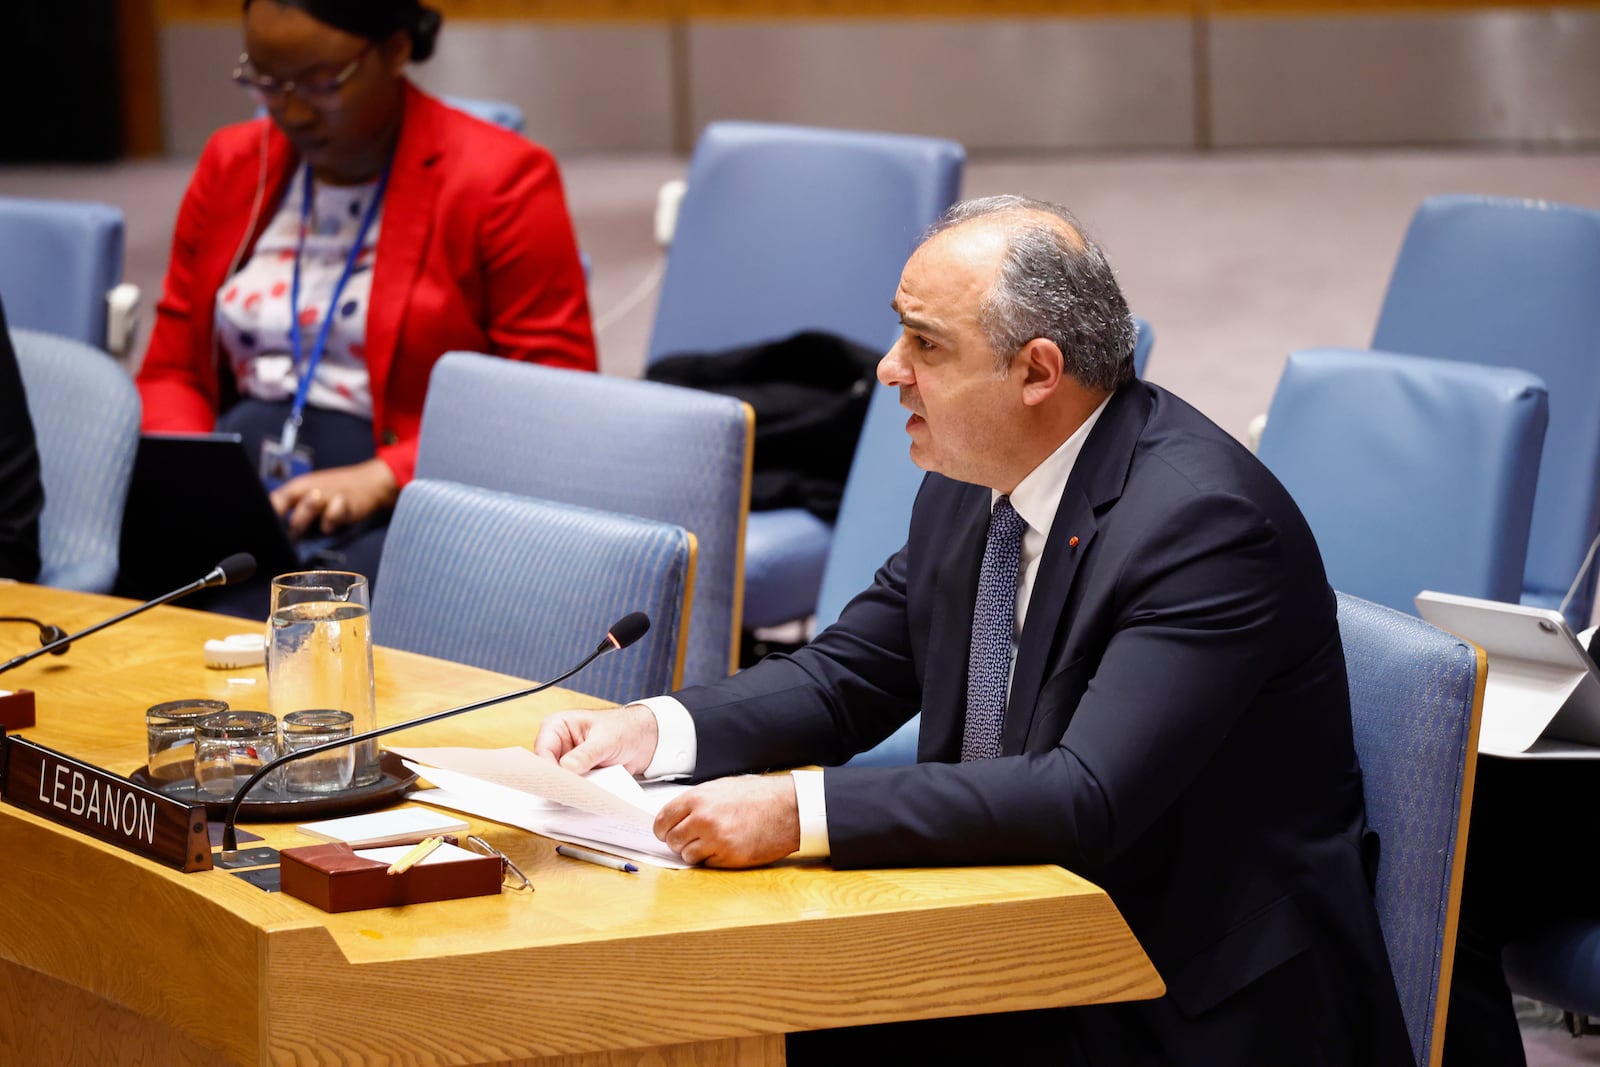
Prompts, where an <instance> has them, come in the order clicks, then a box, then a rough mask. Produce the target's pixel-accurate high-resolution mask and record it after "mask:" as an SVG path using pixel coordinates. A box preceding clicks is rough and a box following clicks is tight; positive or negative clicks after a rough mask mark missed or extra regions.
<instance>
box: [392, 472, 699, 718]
mask: <svg viewBox="0 0 1600 1067" xmlns="http://www.w3.org/2000/svg"><path fill="white" fill-rule="evenodd" d="M694 564H695V559H694V538H693V537H692V536H691V535H690V534H689V533H688V532H687V531H685V530H684V529H683V528H682V527H681V526H673V525H671V524H670V523H664V522H655V521H653V520H651V519H641V518H637V517H635V516H632V515H618V514H615V513H613V512H607V511H596V510H594V509H593V508H583V507H576V506H574V505H571V504H558V503H555V502H553V501H549V500H534V499H532V498H530V497H522V496H517V495H515V494H512V493H501V492H496V491H494V490H491V489H479V488H475V487H473V486H466V485H461V484H459V483H456V482H443V481H434V480H431V479H428V478H418V479H416V480H414V481H412V482H411V484H409V485H407V486H406V487H405V489H404V490H403V491H402V492H401V493H400V502H399V504H398V505H396V507H395V512H394V520H393V521H392V522H391V523H390V526H389V534H388V537H387V538H386V539H385V540H384V546H383V559H382V561H381V563H380V565H379V574H380V575H381V577H382V581H381V582H379V583H377V584H376V588H375V590H374V593H373V605H372V626H373V634H374V636H375V638H376V639H377V640H378V641H380V642H382V643H383V644H385V645H389V646H391V647H394V648H403V649H405V650H407V651H408V652H420V653H422V654H424V655H428V656H438V657H440V658H441V659H452V660H455V661H457V662H458V663H470V664H472V665H473V666H475V667H483V668H485V669H487V670H492V671H500V672H501V673H503V674H513V675H516V676H518V677H520V678H530V679H535V680H547V679H550V678H554V677H556V676H557V675H559V674H560V673H561V672H562V671H564V670H566V669H567V668H569V667H571V666H572V665H573V664H575V663H577V662H578V661H579V660H581V659H582V658H583V657H584V656H585V655H587V654H588V653H589V652H591V651H593V650H594V647H595V646H596V645H597V644H599V642H600V640H601V639H602V638H603V637H604V636H605V633H606V630H607V628H608V627H609V626H610V625H611V624H612V623H614V622H616V621H617V620H618V619H620V618H622V616H624V615H626V614H628V613H629V612H630V611H642V612H644V613H645V614H646V615H648V616H649V617H650V629H649V631H648V632H647V633H646V634H645V636H644V637H643V638H641V639H640V640H639V642H638V643H637V644H635V645H633V646H631V647H629V648H626V649H623V650H621V651H620V652H616V653H613V654H611V655H608V656H604V657H602V658H601V659H599V660H596V661H595V662H594V663H593V664H591V665H589V666H588V667H585V668H584V670H583V673H582V674H580V675H577V676H576V677H574V679H573V680H572V681H571V682H570V683H568V684H569V686H570V688H572V689H576V690H578V691H579V692H583V693H589V694H591V695H593V696H597V697H601V698H603V699H606V700H612V701H615V702H617V703H619V704H621V703H626V702H627V701H630V700H637V699H639V698H640V697H646V696H651V695H654V694H656V693H663V692H666V691H668V690H670V689H673V688H675V687H676V686H677V685H678V683H679V681H680V679H681V676H682V671H683V652H684V639H685V637H686V636H687V632H688V628H687V626H686V625H685V624H686V622H687V604H686V601H685V596H686V595H687V592H688V590H689V589H690V588H691V587H692V586H693V585H694Z"/></svg>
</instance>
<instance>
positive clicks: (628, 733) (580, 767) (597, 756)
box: [533, 704, 657, 774]
mask: <svg viewBox="0 0 1600 1067" xmlns="http://www.w3.org/2000/svg"><path fill="white" fill-rule="evenodd" d="M656 741H657V734H656V717H655V715H654V714H652V713H651V711H650V709H649V708H646V707H644V706H642V705H640V704H629V705H628V706H627V707H624V708H616V709H614V710H611V711H558V712H556V713H555V714H554V715H549V716H546V717H545V720H544V722H543V723H541V724H540V726H539V736H538V737H536V738H535V739H534V742H533V751H534V752H535V753H536V754H538V755H540V756H544V757H546V758H547V759H552V760H555V761H556V762H557V763H559V764H561V766H563V767H565V768H566V769H567V770H569V771H572V772H573V773H574V774H586V773H587V772H589V771H591V770H593V769H594V768H596V767H610V766H613V765H615V764H621V765H622V766H623V767H625V768H626V769H627V771H628V773H629V774H643V773H644V772H645V768H647V767H649V766H650V761H651V760H652V759H654V758H655V754H656Z"/></svg>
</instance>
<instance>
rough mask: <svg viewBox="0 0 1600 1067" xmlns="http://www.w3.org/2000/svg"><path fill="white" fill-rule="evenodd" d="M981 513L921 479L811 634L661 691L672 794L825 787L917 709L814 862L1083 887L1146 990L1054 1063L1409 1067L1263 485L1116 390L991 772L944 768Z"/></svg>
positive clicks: (1089, 1021) (1022, 644)
mask: <svg viewBox="0 0 1600 1067" xmlns="http://www.w3.org/2000/svg"><path fill="white" fill-rule="evenodd" d="M989 501H990V490H989V489H987V488H984V487H980V486H973V485H966V484H962V483H958V482H953V481H950V480H948V479H945V478H942V477H940V476H938V475H930V476H928V477H927V478H926V479H925V481H924V484H923V487H922V489H921V491H920V493H919V495H918V498H917V503H916V506H915V509H914V511H913V513H912V518H911V527H910V533H909V538H908V541H907V544H906V546H905V547H904V548H903V549H902V550H901V551H900V552H899V553H897V554H896V555H895V556H894V557H892V558H891V559H890V560H889V561H888V562H887V563H886V564H885V565H884V566H883V568H882V569H881V570H880V571H879V572H878V575H877V577H876V579H875V581H874V583H873V585H872V586H871V587H870V588H869V589H868V590H867V591H865V592H864V593H862V594H861V595H860V596H858V597H857V598H856V599H855V600H854V601H852V602H851V603H850V605H849V606H848V607H847V608H846V609H845V611H844V612H843V613H842V614H841V616H840V618H839V621H838V622H837V623H836V624H835V625H834V626H832V627H830V628H829V629H828V630H826V631H824V632H823V633H822V634H820V635H818V637H817V639H816V640H815V641H814V642H812V643H811V644H810V645H809V646H807V647H806V648H803V649H801V650H800V651H798V652H797V653H795V654H794V655H792V656H786V657H769V658H768V659H767V660H764V661H762V662H761V663H760V664H758V665H757V666H756V667H754V668H752V669H750V670H748V671H745V672H743V673H741V674H739V675H736V676H734V677H733V678H730V679H729V680H728V681H726V682H724V683H719V684H717V685H715V686H708V687H700V688H695V689H689V690H685V691H683V692H682V693H680V694H678V696H679V699H681V700H682V701H683V703H684V705H685V706H686V707H687V708H688V709H689V710H690V712H691V714H692V715H693V717H694V719H695V723H696V729H697V733H698V737H699V742H698V758H697V765H696V771H695V773H696V776H697V777H714V776H718V775H724V774H729V773H736V772H742V771H747V770H752V769H762V768H769V767H784V766H794V765H799V764H805V763H813V762H815V763H824V764H829V765H832V764H837V763H840V762H842V761H844V760H845V759H848V758H849V756H850V755H852V754H854V753H855V752H857V751H861V750H864V749H866V748H868V747H870V746H871V745H873V744H875V743H876V742H877V741H879V740H880V739H882V738H884V737H886V736H888V734H889V733H891V732H892V731H893V730H894V728H895V727H896V726H898V725H899V724H901V723H902V722H904V721H905V720H906V719H907V718H909V717H910V716H911V715H912V714H914V713H915V712H916V711H917V710H918V709H919V708H920V709H921V711H922V725H921V734H920V740H919V752H918V757H919V762H918V763H917V764H915V765H913V766H908V767H897V768H870V769H869V768H849V767H845V768H836V769H830V770H828V771H827V772H826V774H825V777H824V784H825V792H826V798H827V810H828V829H829V838H830V844H831V849H832V861H833V863H834V865H835V866H839V867H891V866H909V865H939V864H1006V863H1056V864H1060V865H1061V866H1063V867H1066V868H1068V869H1070V870H1073V871H1076V872H1078V873H1080V874H1082V875H1083V876H1085V877H1087V878H1089V879H1091V880H1092V881H1094V882H1096V883H1097V884H1099V885H1100V886H1102V887H1103V888H1105V889H1106V891H1107V892H1108V893H1109V894H1110V896H1111V898H1112V900H1113V901H1114V902H1115V903H1116V904H1117V906H1118V907H1119V908H1120V909H1121V911H1122V913H1123V915H1124V917H1125V918H1126V919H1127V921H1128V923H1129V925H1130V927H1131V928H1132V929H1133V931H1134V933H1135V934H1136V935H1137V936H1138V938H1139V940H1140V943H1141V944H1142V945H1143V946H1144V948H1145V950H1146V951H1147V952H1148V953H1149V955H1150V958H1151V959H1152V961H1153V962H1154V963H1155V965H1156V967H1157V969H1158V970H1159V971H1160V973H1161V975H1162V977H1163V978H1164V979H1165V981H1166V983H1167V988H1168V992H1167V995H1166V996H1165V997H1163V998H1161V999H1159V1000H1156V1001H1151V1002H1145V1003H1134V1004H1125V1005H1115V1006H1110V1007H1105V1008H1078V1009H1068V1010H1066V1011H1061V1012H1055V1013H1050V1014H1051V1015H1052V1016H1059V1018H1053V1019H1052V1028H1053V1029H1054V1032H1055V1033H1056V1036H1057V1037H1058V1038H1059V1042H1058V1045H1057V1047H1058V1048H1071V1049H1073V1050H1074V1055H1073V1056H1072V1060H1073V1062H1080V1061H1081V1062H1089V1063H1115V1064H1119V1065H1121V1064H1134V1063H1152V1064H1157V1063H1159V1064H1175V1063H1184V1064H1189V1063H1194V1064H1223V1065H1226V1064H1257V1063H1259V1064H1269V1063H1280V1062H1281V1063H1288V1062H1294V1063H1296V1064H1308V1063H1321V1062H1327V1063H1360V1064H1362V1065H1364V1067H1371V1065H1378V1064H1411V1063H1412V1062H1413V1060H1412V1056H1411V1050H1410V1045H1409V1041H1408V1040H1407V1037H1406V1034H1405V1030H1404V1023H1403V1021H1402V1017H1401V1014H1400V1008H1399V1001H1398V997H1397V995H1396V993H1395V987H1394V982H1393V978H1392V976H1391V973H1390V970H1389V965H1388V960H1387V956H1386V954H1385V950H1384V947H1383V941H1382V936H1381V933H1380V931H1379V928H1378V923H1377V916H1376V912H1375V910H1374V906H1373V899H1372V891H1371V888H1370V886H1371V881H1370V878H1369V873H1370V871H1369V868H1370V866H1371V864H1372V863H1373V862H1374V861H1375V858H1374V856H1373V854H1372V852H1373V850H1371V849H1370V845H1371V844H1373V842H1370V841H1369V831H1367V829H1366V824H1365V816H1364V810H1363V804H1362V794H1361V772H1360V768H1359V767H1358V765H1357V762H1356V756H1355V750H1354V747H1353V742H1352V737H1351V724H1350V710H1349V693H1348V688H1347V682H1346V677H1345V667H1344V653H1343V649H1342V647H1341V645H1340V641H1339V631H1338V626H1337V619H1336V615H1335V599H1334V595H1333V592H1332V590H1331V588H1330V587H1329V585H1328V580H1327V577H1326V575H1325V574H1324V571H1323V567H1322V561H1321V557H1320V555H1319V553H1318V551H1317V547H1316V544H1315V542H1314V541H1313V539H1312V535H1311V532H1310V530H1309V529H1308V527H1307V526H1306V523H1305V521H1304V519H1303V518H1302V517H1301V515H1300V512H1299V510H1298V508H1296V506H1295V504H1294V502H1293V501H1292V500H1291V499H1290V498H1289V496H1288V494H1287V493H1286V492H1285V491H1284V489H1283V487H1282V486H1280V485H1279V484H1278V482H1277V481H1276V480H1275V479H1274V478H1273V477H1272V475H1271V474H1270V473H1268V471H1267V470H1266V468H1264V467H1263V466H1262V465H1261V464H1260V463H1259V462H1258V461H1257V460H1256V459H1255V457H1254V456H1252V455H1251V454H1250V453H1249V452H1248V451H1247V450H1246V449H1245V448H1244V447H1243V446H1241V445H1240V444H1239V443H1238V442H1236V441H1234V440H1233V439H1232V438H1231V437H1229V436H1228V435H1227V434H1225V433H1224V432H1223V431H1222V430H1220V429H1219V428H1218V427H1216V426H1215V425H1214V424H1213V423H1211V422H1210V421H1209V420H1207V419H1206V418H1205V417H1204V416H1203V415H1201V414H1200V413H1199V412H1197V411H1195V410H1194V409H1193V408H1191V407H1190V406H1189V405H1187V404H1185V403H1184V402H1183V401H1181V400H1179V399H1178V398H1177V397H1175V396H1173V395H1172V394H1170V393H1168V392H1166V391H1164V390H1162V389H1161V388H1159V387H1157V386H1152V385H1149V384H1147V383H1144V382H1138V381H1136V382H1132V383H1129V384H1128V385H1126V386H1124V387H1122V388H1121V389H1119V390H1118V391H1117V393H1116V394H1115V395H1114V396H1113V397H1112V399H1111V401H1110V403H1109V404H1108V405H1107V406H1106V409H1105V411H1104V412H1103V413H1102V414H1101V417H1100V419H1099V421H1098V423H1097V424H1096V425H1095V427H1094V428H1093V430H1092V431H1091V433H1090V434H1089V437H1088V438H1087V440H1086V441H1085V443H1084V447H1083V451H1082V453H1081V454H1080V456H1079V458H1078V460H1077V463H1076V465H1075V466H1074V468H1073V471H1072V474H1071V477H1070V478H1069V479H1068V481H1067V485H1066V490H1065V492H1064V494H1063V496H1062V499H1061V504H1060V507H1059V509H1058V510H1057V512H1056V518H1055V522H1054V524H1053V525H1052V527H1051V530H1050V536H1049V539H1048V542H1047V544H1046V546H1045V550H1044V555H1043V557H1042V558H1041V560H1040V564H1039V569H1038V575H1037V578H1036V582H1035V587H1034V591H1033V595H1032V599H1031V601H1030V604H1029V608H1028V616H1027V618H1026V620H1025V621H1024V625H1023V629H1022V634H1021V638H1020V641H1019V647H1018V650H1017V660H1016V669H1015V673H1014V675H1013V679H1012V687H1011V695H1010V701H1009V704H1008V710H1007V713H1006V719H1005V726H1004V731H1003V739H1002V753H1001V756H1000V758H998V759H994V760H987V761H979V762H973V763H965V764H963V763H960V762H959V753H960V746H961V733H962V723H963V717H964V702H965V691H966V661H967V643H968V636H969V633H970V628H971V619H972V609H973V603H974V598H975V596H976V590H977V581H978V570H979V566H980V563H981V558H982V553H983V543H984V537H985V534H986V532H987V526H988V521H989ZM1258 980H1259V981H1258ZM1013 1051H1018V1050H1015V1049H1014V1050H1013ZM1319 1057H1325V1058H1319Z"/></svg>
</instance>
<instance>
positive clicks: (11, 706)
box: [0, 689, 34, 730]
mask: <svg viewBox="0 0 1600 1067" xmlns="http://www.w3.org/2000/svg"><path fill="white" fill-rule="evenodd" d="M33 721H34V720H33V690H31V689H18V690H17V691H16V692H15V693H0V729H6V730H26V729H27V728H28V727H30V726H32V725H33Z"/></svg>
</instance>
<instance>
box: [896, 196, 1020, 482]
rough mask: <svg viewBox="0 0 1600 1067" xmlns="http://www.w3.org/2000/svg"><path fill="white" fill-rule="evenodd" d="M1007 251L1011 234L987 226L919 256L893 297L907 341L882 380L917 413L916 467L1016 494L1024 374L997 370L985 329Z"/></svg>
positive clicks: (950, 236) (949, 237) (913, 428)
mask: <svg viewBox="0 0 1600 1067" xmlns="http://www.w3.org/2000/svg"><path fill="white" fill-rule="evenodd" d="M1004 249H1005V242H1004V234H1003V231H1001V229H1000V228H999V227H997V226H994V225H989V224H985V223H984V222H982V221H981V220H980V221H977V222H970V223H967V224H965V225H962V226H958V227H956V228H955V229H952V230H946V231H945V232H944V233H941V234H939V235H938V236H936V237H934V238H932V239H931V240H929V241H928V242H927V243H926V244H924V245H923V246H922V247H921V248H919V249H917V251H916V252H914V253H913V254H912V256H911V259H910V261H909V262H907V263H906V266H905V270H904V271H902V272H901V274H900V287H899V288H898V289H897V290H896V291H895V297H894V309H895V311H897V312H898V313H899V315H900V324H901V334H900V339H899V340H897V341H896V342H895V344H894V347H893V348H891V349H889V352H888V354H887V355H885V356H884V357H883V359H882V360H880V361H879V363H878V380H879V381H880V382H882V383H883V384H884V385H888V386H894V387H896V388H898V389H899V390H900V404H901V406H902V407H904V408H906V409H907V410H908V411H910V412H911V418H910V419H909V420H907V422H906V432H907V433H909V434H910V435H911V459H912V461H913V462H914V463H916V465H917V466H919V467H921V468H922V469H924V470H930V471H937V472H938V473H940V474H943V475H945V476H946V477H949V478H954V479H956V480H958V481H963V482H972V483H974V484H977V485H986V486H990V487H991V488H996V489H1000V490H1002V491H1007V492H1009V491H1010V489H1011V488H1013V487H1014V480H1013V479H1012V477H1011V475H1012V465H1011V464H1010V463H1009V462H1008V456H1009V454H1010V451H1011V449H1012V448H1013V447H1014V445H1015V438H1016V436H1017V432H1018V429H1019V428H1018V427H1017V426H1016V422H1015V420H1016V418H1017V416H1018V415H1019V414H1020V413H1021V411H1022V408H1023V404H1022V400H1021V376H1022V373H1023V372H1022V369H1021V368H1020V367H1019V366H1018V365H1017V364H1016V363H1013V365H1012V366H1011V367H1010V369H1009V370H1008V372H1007V373H1006V374H1004V375H1000V374H997V373H996V372H995V351H994V349H993V347H991V346H990V344H989V341H988V339H987V338H986V337H985V336H984V334H983V331H982V330H981V329H980V328H979V326H978V307H979V304H980V303H981V301H982V299H983V296H984V294H985V293H986V292H988V290H989V285H990V283H991V282H992V281H993V279H994V277H995V274H996V272H997V271H998V269H999V266H1000V261H1001V256H1002V254H1003V252H1004ZM1024 473H1025V472H1024Z"/></svg>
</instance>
